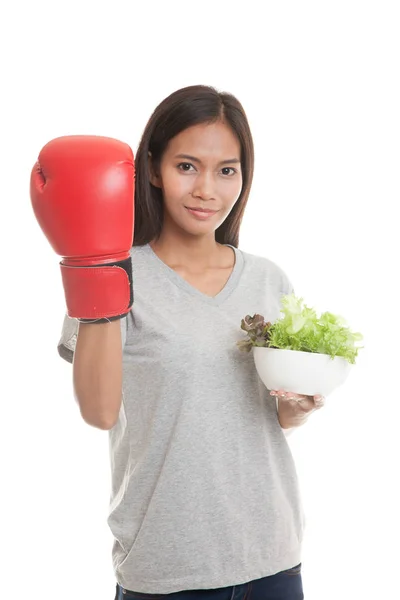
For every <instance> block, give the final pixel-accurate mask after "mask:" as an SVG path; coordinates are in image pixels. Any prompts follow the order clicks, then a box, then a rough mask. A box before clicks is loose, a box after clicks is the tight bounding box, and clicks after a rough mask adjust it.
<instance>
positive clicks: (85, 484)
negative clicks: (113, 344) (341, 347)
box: [0, 0, 400, 600]
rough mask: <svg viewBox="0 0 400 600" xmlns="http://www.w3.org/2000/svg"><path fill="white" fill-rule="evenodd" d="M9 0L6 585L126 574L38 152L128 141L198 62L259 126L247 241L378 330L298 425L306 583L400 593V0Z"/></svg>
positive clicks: (105, 595)
mask: <svg viewBox="0 0 400 600" xmlns="http://www.w3.org/2000/svg"><path fill="white" fill-rule="evenodd" d="M8 5H9V7H8V8H7V9H2V11H1V15H0V22H1V25H0V28H1V30H0V44H1V48H0V50H1V88H2V92H1V96H0V97H1V114H0V120H1V122H0V126H1V129H0V131H1V137H0V144H1V166H2V169H1V171H2V185H3V190H2V206H3V209H2V219H1V225H0V226H1V232H0V233H1V235H0V240H1V242H0V243H1V254H2V261H1V269H2V273H3V276H2V283H1V295H0V298H1V317H2V325H1V348H2V362H1V381H2V386H1V419H2V428H1V474H2V481H1V486H2V487H1V489H2V492H1V512H0V515H1V535H0V540H1V541H0V544H1V562H0V571H1V581H0V597H1V598H20V597H26V598H28V597H29V598H40V599H41V600H53V599H54V600H55V599H57V600H64V599H65V600H67V599H68V600H70V599H71V598H74V599H78V600H80V599H82V600H84V599H86V598H87V599H89V598H90V599H96V600H97V599H98V600H103V599H104V600H111V599H112V598H114V592H115V579H114V576H113V572H112V565H111V545H112V537H111V533H110V531H109V530H108V526H107V524H106V518H107V514H108V499H109V493H110V472H109V462H108V433H107V432H104V431H100V430H96V429H94V428H92V427H90V426H88V425H86V424H85V423H84V422H83V421H82V419H81V417H80V415H79V410H78V407H77V405H76V403H75V401H74V399H73V394H72V383H71V382H72V379H71V365H69V364H68V363H66V362H64V361H62V360H61V359H60V358H59V356H58V354H57V351H56V345H57V342H58V338H59V334H60V332H61V325H62V321H63V316H64V312H65V304H64V296H63V291H62V284H61V275H60V272H59V266H58V257H57V256H56V255H54V254H53V251H52V250H51V247H50V246H49V244H48V242H47V240H46V239H45V237H44V235H43V234H42V233H41V231H40V229H39V226H38V225H37V223H36V221H35V219H34V216H33V213H32V210H31V206H30V199H29V192H28V190H29V177H30V170H31V167H32V165H33V163H34V161H35V160H36V157H37V154H38V152H39V150H40V149H41V147H42V146H43V145H44V144H45V143H46V142H47V141H49V140H50V139H52V138H53V137H57V136H59V135H68V134H75V133H81V134H100V135H109V136H113V137H117V138H120V139H122V140H124V141H126V142H128V143H129V144H130V145H131V146H132V148H133V149H134V150H135V149H136V147H137V144H138V141H139V137H140V134H141V132H142V131H143V129H144V127H145V124H146V122H147V119H148V118H149V116H150V114H151V112H152V111H153V109H154V108H155V106H156V105H157V104H158V103H159V102H160V101H161V100H162V99H163V98H164V97H165V96H167V95H168V94H169V93H171V92H173V91H174V90H176V89H178V88H180V87H183V86H186V85H191V84H197V83H205V84H211V85H214V86H216V87H217V88H218V89H220V90H227V91H230V92H232V93H234V94H235V95H236V96H237V97H238V98H239V99H240V100H241V102H242V103H243V105H244V107H245V109H246V111H247V114H248V118H249V121H250V124H251V127H252V130H253V134H254V141H255V149H256V171H255V179H254V185H253V189H252V194H251V198H250V202H249V205H248V209H247V212H246V215H245V219H244V222H243V226H242V230H241V236H240V248H241V249H243V250H245V251H247V252H252V253H255V254H260V255H263V256H266V257H269V258H270V259H272V260H274V261H275V262H277V263H278V264H279V265H280V266H281V267H282V268H283V269H284V270H285V271H286V273H287V274H288V275H289V277H290V278H291V279H292V281H293V283H294V286H295V290H296V293H297V294H298V295H301V296H303V297H304V298H305V300H306V303H307V304H308V305H311V306H313V307H314V308H316V310H317V311H318V312H322V311H324V310H330V311H331V312H334V313H338V314H341V315H342V316H344V317H345V318H346V319H347V321H348V323H349V325H350V327H351V329H352V330H353V331H360V332H361V333H363V334H364V336H365V339H364V345H365V349H364V350H362V351H361V352H360V356H359V359H358V361H357V364H356V366H355V368H354V369H353V372H352V373H351V375H350V378H349V379H348V381H347V382H346V384H345V385H344V386H343V387H342V388H340V389H338V390H337V391H336V392H335V393H334V394H332V396H330V397H328V399H327V403H326V405H325V407H324V408H322V409H321V410H320V411H319V412H318V413H316V414H314V415H312V416H311V418H310V421H309V422H308V424H307V425H305V426H304V427H303V428H302V429H300V430H297V431H296V432H295V433H294V434H293V435H292V436H291V437H290V438H289V440H290V445H291V447H292V450H293V453H294V456H295V459H296V462H297V467H298V471H299V476H300V482H301V486H302V492H303V498H304V504H305V510H306V514H307V529H306V537H305V542H304V553H303V582H304V589H305V597H306V600H338V599H339V598H340V600H354V599H356V600H358V599H363V600H368V599H377V598H379V599H383V598H400V589H399V584H398V570H399V564H398V561H399V550H398V543H399V534H400V527H399V514H398V507H399V506H400V497H399V492H398V487H399V481H398V479H399V468H398V459H399V455H400V452H399V450H400V444H399V427H398V425H399V416H400V413H399V407H398V403H399V386H398V370H399V367H398V362H399V359H400V353H399V348H398V340H399V333H400V332H399V318H398V315H399V284H398V276H399V268H398V261H399V257H400V252H399V234H398V216H395V215H397V214H398V213H397V212H395V211H397V205H398V204H399V200H400V197H399V196H400V195H399V191H400V190H399V188H400V184H399V159H400V151H399V148H400V145H399V139H400V118H399V114H400V111H399V106H400V93H399V66H400V65H399V62H400V61H399V56H400V43H399V30H400V22H399V16H398V14H397V12H396V9H397V6H398V3H396V2H385V1H384V0H380V1H379V2H370V1H368V0H364V1H363V2H361V1H360V2H355V1H351V0H347V1H341V0H336V1H335V2H321V1H319V2H318V1H315V2H308V1H305V2H297V1H296V2H273V3H272V2H259V1H257V2H255V1H250V0H247V1H246V2H244V1H242V2H229V3H228V2H219V1H218V0H214V1H213V2H206V1H204V0H202V1H201V2H174V1H171V0H167V1H165V2H162V3H161V2H160V3H159V4H157V3H155V2H154V0H152V1H149V2H148V3H147V2H145V1H143V2H134V1H133V0H132V1H131V2H118V1H117V0H112V1H110V2H99V1H97V2H93V3H89V2H85V1H84V0H81V2H79V3H73V2H56V1H53V2H48V3H46V2H40V1H36V2H31V3H28V2H26V3H25V4H23V3H22V2H21V3H14V4H13V3H8ZM11 6H12V8H10V7H11ZM261 6H262V13H261Z"/></svg>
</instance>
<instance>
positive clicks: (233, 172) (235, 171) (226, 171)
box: [222, 167, 237, 175]
mask: <svg viewBox="0 0 400 600" xmlns="http://www.w3.org/2000/svg"><path fill="white" fill-rule="evenodd" d="M229 171H232V172H231V173H230V172H229ZM235 173H237V170H236V169H234V168H233V167H224V168H223V169H222V174H223V175H234V174H235Z"/></svg>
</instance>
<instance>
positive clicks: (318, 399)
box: [314, 394, 325, 408]
mask: <svg viewBox="0 0 400 600" xmlns="http://www.w3.org/2000/svg"><path fill="white" fill-rule="evenodd" d="M314 404H315V407H316V408H322V407H323V406H324V404H325V398H324V396H321V394H317V395H316V396H314Z"/></svg>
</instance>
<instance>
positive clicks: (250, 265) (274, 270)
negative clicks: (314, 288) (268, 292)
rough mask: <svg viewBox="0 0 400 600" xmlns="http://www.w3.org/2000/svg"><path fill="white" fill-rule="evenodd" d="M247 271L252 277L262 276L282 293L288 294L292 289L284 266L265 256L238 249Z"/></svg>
mask: <svg viewBox="0 0 400 600" xmlns="http://www.w3.org/2000/svg"><path fill="white" fill-rule="evenodd" d="M240 252H241V253H242V256H243V259H244V263H245V265H246V269H247V271H248V272H249V273H250V275H251V276H252V277H263V278H265V279H266V280H268V281H269V283H270V284H271V285H272V286H273V287H275V288H277V290H278V291H281V292H282V293H284V294H290V293H292V291H293V285H292V281H291V279H290V278H289V276H288V274H287V273H286V271H285V270H284V268H283V267H282V266H281V265H280V264H279V263H278V262H276V261H274V260H272V259H271V258H267V257H265V256H260V255H258V254H252V253H250V252H245V251H244V250H240Z"/></svg>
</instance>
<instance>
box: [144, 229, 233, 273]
mask: <svg viewBox="0 0 400 600" xmlns="http://www.w3.org/2000/svg"><path fill="white" fill-rule="evenodd" d="M150 246H151V248H152V249H153V250H154V252H156V254H158V256H160V257H161V258H162V259H163V260H164V261H165V262H166V263H167V264H180V265H186V266H190V267H192V268H193V267H194V268H197V267H198V268H202V267H204V268H207V267H211V266H213V265H215V263H216V261H218V259H220V256H221V249H222V245H221V244H219V243H218V242H216V241H215V234H214V233H213V235H212V236H208V237H205V236H204V237H200V236H187V237H180V236H176V235H173V236H172V235H169V234H168V233H167V232H164V231H163V232H162V233H161V235H160V237H159V239H158V240H154V241H152V242H150Z"/></svg>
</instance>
